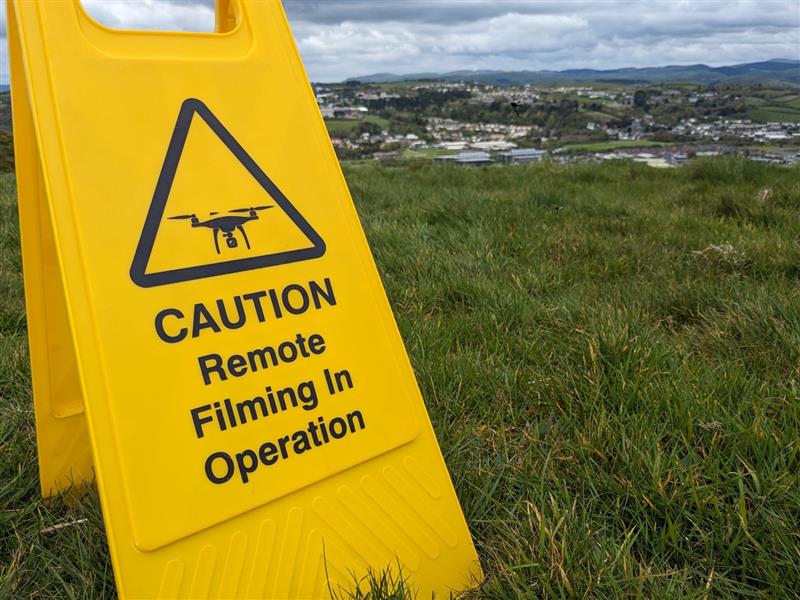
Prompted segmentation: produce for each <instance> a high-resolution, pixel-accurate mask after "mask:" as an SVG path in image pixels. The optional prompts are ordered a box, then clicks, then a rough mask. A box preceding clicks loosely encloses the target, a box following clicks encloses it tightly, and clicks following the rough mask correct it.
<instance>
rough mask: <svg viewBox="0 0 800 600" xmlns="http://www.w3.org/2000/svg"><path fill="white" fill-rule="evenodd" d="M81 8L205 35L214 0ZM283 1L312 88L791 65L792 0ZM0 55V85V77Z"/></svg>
mask: <svg viewBox="0 0 800 600" xmlns="http://www.w3.org/2000/svg"><path fill="white" fill-rule="evenodd" d="M248 1H249V0H248ZM84 2H85V4H86V5H87V10H88V11H89V12H90V14H92V16H94V17H95V18H97V19H98V20H100V21H101V22H103V23H105V24H107V25H109V26H112V27H117V28H131V29H171V30H196V31H208V30H210V29H211V28H212V27H213V22H214V17H213V1H212V0H84ZM3 4H4V3H0V7H2V6H3ZM284 5H285V7H286V10H287V14H288V16H289V20H290V23H291V26H292V29H293V32H294V34H295V38H296V40H297V43H298V46H299V48H300V53H301V55H302V56H303V60H304V62H305V65H306V69H307V71H308V73H309V75H310V76H311V78H312V79H314V80H321V81H332V80H339V79H343V78H345V77H352V76H357V75H364V74H369V73H374V72H386V71H389V72H395V73H409V72H426V71H428V72H444V71H450V70H459V69H530V70H538V69H565V68H580V67H591V68H614V67H625V66H634V67H643V66H658V65H665V64H687V63H700V62H702V63H706V64H711V65H723V64H735V63H740V62H749V61H756V60H765V59H769V58H778V57H781V58H798V57H800V0H739V1H725V2H723V1H716V0H595V1H585V0H572V1H562V2H552V1H540V0H530V1H524V0H505V1H497V0H284ZM1 12H2V8H0V13H1ZM4 20H5V19H3V21H4ZM4 34H5V32H4V30H3V29H0V36H3V35H4ZM4 53H5V50H4V49H3V51H2V54H0V61H1V62H0V83H4V82H6V81H7V67H6V63H5V60H4V56H2V55H3V54H4Z"/></svg>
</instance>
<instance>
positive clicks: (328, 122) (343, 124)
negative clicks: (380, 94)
mask: <svg viewBox="0 0 800 600" xmlns="http://www.w3.org/2000/svg"><path fill="white" fill-rule="evenodd" d="M361 123H375V124H376V125H378V126H380V127H381V128H383V129H389V120H388V119H384V118H383V117H379V116H378V115H366V116H365V117H364V118H363V119H325V126H326V127H327V128H328V132H329V133H349V132H350V131H352V130H353V129H355V128H356V127H358V126H359V125H360V124H361Z"/></svg>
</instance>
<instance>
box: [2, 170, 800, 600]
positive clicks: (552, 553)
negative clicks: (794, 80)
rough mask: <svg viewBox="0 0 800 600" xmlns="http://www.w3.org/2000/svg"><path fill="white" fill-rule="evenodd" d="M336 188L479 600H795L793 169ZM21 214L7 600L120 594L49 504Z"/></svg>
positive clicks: (528, 175)
mask: <svg viewBox="0 0 800 600" xmlns="http://www.w3.org/2000/svg"><path fill="white" fill-rule="evenodd" d="M346 175H347V178H348V181H349V184H350V186H351V190H352V192H353V196H354V198H355V200H356V204H357V208H358V210H359V214H360V216H361V218H362V220H363V223H364V226H365V229H366V232H367V236H368V238H369V241H370V244H371V246H372V249H373V252H374V254H375V258H376V260H377V263H378V266H379V268H380V271H381V273H382V277H383V280H384V283H385V286H386V289H387V292H388V294H389V297H390V300H391V303H392V306H393V308H394V311H395V314H396V316H397V319H398V322H399V325H400V329H401V332H402V334H403V338H404V340H405V342H406V345H407V347H408V350H409V352H410V355H411V359H412V362H413V364H414V367H415V370H416V373H417V377H418V380H419V383H420V386H421V388H422V391H423V395H424V397H425V399H426V402H427V405H428V409H429V411H430V415H431V418H432V421H433V424H434V427H435V430H436V433H437V435H438V438H439V440H440V443H441V446H442V450H443V452H444V455H445V458H446V460H447V464H448V466H449V468H450V471H451V474H452V477H453V480H454V482H455V486H456V490H457V492H458V495H459V497H460V499H461V502H462V505H463V508H464V512H465V514H466V518H467V521H468V523H469V525H470V528H471V530H472V533H473V536H474V539H475V543H476V545H477V548H478V551H479V553H480V556H481V560H482V562H483V566H484V569H485V571H486V581H485V583H484V584H483V586H482V588H481V589H480V590H479V591H478V592H476V593H475V597H481V598H559V599H561V598H622V597H625V598H648V599H650V598H664V599H667V598H696V599H698V600H700V599H712V598H713V599H719V598H765V599H766V598H797V597H798V592H797V590H800V527H798V523H800V294H798V284H800V236H799V235H798V232H800V170H798V169H797V168H794V169H786V168H779V167H770V166H765V165H760V164H756V163H751V162H748V161H744V160H739V159H725V160H722V159H717V160H700V161H695V162H692V163H690V164H689V165H687V166H686V167H683V168H680V169H669V170H656V169H651V168H649V167H646V166H644V165H638V164H630V163H623V162H618V163H617V162H612V163H606V164H603V165H575V166H558V165H554V164H550V163H542V164H537V165H532V166H520V167H487V168H459V167H456V166H453V165H434V164H430V163H429V162H427V161H412V162H409V163H408V164H406V165H400V166H383V165H376V164H368V163H359V164H357V165H352V166H348V167H347V168H346ZM14 202H15V201H14V181H13V178H12V177H11V176H3V177H2V179H0V292H1V293H2V295H3V297H4V302H3V304H2V306H1V307H0V597H1V598H28V597H31V598H112V597H113V595H114V587H113V577H112V573H111V568H110V566H109V562H108V558H107V548H106V546H105V541H104V537H103V533H102V528H103V525H102V519H101V515H100V512H99V509H98V505H97V499H96V497H95V496H93V495H90V496H89V497H87V498H85V499H84V500H83V501H81V502H80V503H79V504H78V505H77V506H75V507H72V508H70V507H68V506H67V505H66V504H65V503H64V502H63V501H61V500H58V499H56V500H54V501H46V502H45V501H41V500H40V499H39V497H38V490H37V474H36V460H35V448H34V432H33V422H32V415H31V396H30V373H29V368H28V358H27V350H26V339H25V318H24V306H23V299H22V276H21V274H20V260H19V255H18V244H19V239H18V233H17V229H16V216H15V206H14ZM403 594H406V595H408V591H407V589H406V591H398V590H394V595H392V590H388V591H386V590H385V591H384V592H383V593H376V594H375V595H374V596H372V597H374V598H388V597H394V598H402V597H403Z"/></svg>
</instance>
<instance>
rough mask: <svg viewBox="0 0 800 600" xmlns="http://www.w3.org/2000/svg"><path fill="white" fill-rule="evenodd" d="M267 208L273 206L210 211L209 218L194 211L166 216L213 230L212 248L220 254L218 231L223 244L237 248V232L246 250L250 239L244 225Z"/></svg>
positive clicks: (256, 217)
mask: <svg viewBox="0 0 800 600" xmlns="http://www.w3.org/2000/svg"><path fill="white" fill-rule="evenodd" d="M268 208H273V206H272V205H268V206H251V207H249V208H234V209H232V210H229V211H227V213H229V214H223V215H220V213H219V212H212V213H209V217H210V218H208V219H206V220H201V219H200V218H199V217H198V216H197V215H196V214H194V213H192V214H190V215H176V216H174V217H168V218H169V219H171V220H187V221H190V222H191V226H192V227H205V228H206V229H211V230H212V231H213V232H214V248H215V249H216V251H217V254H221V251H220V247H219V237H220V232H221V233H222V237H223V238H224V239H225V245H226V246H227V247H228V248H237V247H238V246H239V240H237V239H236V232H238V233H239V234H240V235H241V237H242V241H244V244H245V246H246V247H247V249H248V250H250V240H249V239H248V237H247V233H245V230H244V225H245V223H248V222H250V221H255V220H257V219H258V217H259V214H258V213H259V212H260V211H262V210H267V209H268ZM217 215H220V216H217Z"/></svg>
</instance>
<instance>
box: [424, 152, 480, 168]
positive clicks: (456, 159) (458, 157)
mask: <svg viewBox="0 0 800 600" xmlns="http://www.w3.org/2000/svg"><path fill="white" fill-rule="evenodd" d="M435 160H438V161H442V162H453V163H456V164H457V165H489V164H491V163H493V162H494V161H493V160H492V157H491V156H490V155H489V154H487V153H486V152H462V153H461V154H451V155H449V156H437V157H436V158H435Z"/></svg>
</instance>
